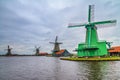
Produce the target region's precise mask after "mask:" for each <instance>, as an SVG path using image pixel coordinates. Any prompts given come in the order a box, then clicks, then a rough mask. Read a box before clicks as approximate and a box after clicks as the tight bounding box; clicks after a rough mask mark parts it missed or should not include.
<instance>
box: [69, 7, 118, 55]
mask: <svg viewBox="0 0 120 80" xmlns="http://www.w3.org/2000/svg"><path fill="white" fill-rule="evenodd" d="M93 14H94V5H89V14H88V23H85V24H75V25H73V24H72V25H69V26H68V27H69V28H72V27H73V28H74V27H83V26H85V28H86V40H85V43H80V44H78V48H77V54H78V57H92V56H104V55H106V54H107V47H106V41H99V40H98V35H97V27H98V26H106V25H111V24H115V23H116V20H107V21H99V22H93V17H94V15H93Z"/></svg>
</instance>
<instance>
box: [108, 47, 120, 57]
mask: <svg viewBox="0 0 120 80" xmlns="http://www.w3.org/2000/svg"><path fill="white" fill-rule="evenodd" d="M108 52H109V54H110V56H120V46H114V47H111V48H110V49H109V50H108Z"/></svg>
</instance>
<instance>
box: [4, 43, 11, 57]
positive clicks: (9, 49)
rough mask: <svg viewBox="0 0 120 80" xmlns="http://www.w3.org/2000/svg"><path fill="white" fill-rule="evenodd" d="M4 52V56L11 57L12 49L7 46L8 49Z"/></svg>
mask: <svg viewBox="0 0 120 80" xmlns="http://www.w3.org/2000/svg"><path fill="white" fill-rule="evenodd" d="M5 50H7V53H6V56H11V55H12V53H11V50H12V48H10V46H9V45H8V48H7V49H5Z"/></svg>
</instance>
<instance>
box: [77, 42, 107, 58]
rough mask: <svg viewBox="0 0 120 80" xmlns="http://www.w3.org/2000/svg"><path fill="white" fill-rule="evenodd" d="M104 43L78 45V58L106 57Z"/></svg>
mask: <svg viewBox="0 0 120 80" xmlns="http://www.w3.org/2000/svg"><path fill="white" fill-rule="evenodd" d="M107 53H108V52H107V47H106V41H101V42H96V43H95V44H92V45H90V46H88V45H87V44H85V43H80V44H78V50H77V56H78V57H94V56H104V55H107Z"/></svg>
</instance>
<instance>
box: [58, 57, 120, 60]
mask: <svg viewBox="0 0 120 80" xmlns="http://www.w3.org/2000/svg"><path fill="white" fill-rule="evenodd" d="M60 59H61V60H69V61H119V60H120V57H117V56H116V57H91V58H85V57H84V58H78V57H61V58H60Z"/></svg>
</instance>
